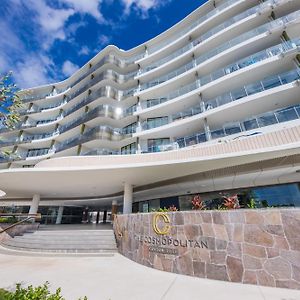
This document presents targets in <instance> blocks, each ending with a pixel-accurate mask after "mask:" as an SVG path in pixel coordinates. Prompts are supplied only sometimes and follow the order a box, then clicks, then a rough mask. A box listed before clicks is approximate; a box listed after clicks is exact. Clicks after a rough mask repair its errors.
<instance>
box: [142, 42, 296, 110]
mask: <svg viewBox="0 0 300 300" xmlns="http://www.w3.org/2000/svg"><path fill="white" fill-rule="evenodd" d="M299 45H300V39H295V40H291V41H288V42H285V43H283V44H280V45H277V46H274V47H271V48H268V49H266V50H263V51H260V52H258V53H256V54H253V55H251V56H248V57H246V58H243V59H241V60H240V61H238V62H236V63H233V64H230V65H228V66H226V67H225V68H221V69H219V70H217V71H215V72H213V73H211V74H209V75H206V76H202V77H200V78H198V80H197V81H196V82H193V83H191V84H188V85H185V86H183V87H181V88H180V89H178V90H175V91H172V92H171V93H169V94H167V95H164V96H162V97H160V98H158V99H151V102H149V104H148V102H147V106H148V107H151V106H150V105H152V106H155V105H158V104H160V101H159V99H162V98H163V99H165V100H164V102H166V101H169V100H172V99H174V98H177V97H180V96H182V95H184V94H187V93H189V92H192V91H193V90H196V89H198V88H200V87H202V86H204V85H206V84H209V83H211V82H212V81H215V80H217V79H219V78H221V77H224V76H226V75H229V74H231V73H233V72H236V71H238V70H241V69H243V68H246V67H248V66H250V65H253V64H255V63H257V62H260V61H263V60H265V59H268V58H270V57H273V56H276V55H279V54H281V53H285V52H287V51H289V50H291V49H296V48H297V47H299Z"/></svg>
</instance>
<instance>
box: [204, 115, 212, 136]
mask: <svg viewBox="0 0 300 300" xmlns="http://www.w3.org/2000/svg"><path fill="white" fill-rule="evenodd" d="M204 132H205V136H206V140H207V141H210V140H211V133H210V129H209V125H208V122H207V119H206V118H205V119H204Z"/></svg>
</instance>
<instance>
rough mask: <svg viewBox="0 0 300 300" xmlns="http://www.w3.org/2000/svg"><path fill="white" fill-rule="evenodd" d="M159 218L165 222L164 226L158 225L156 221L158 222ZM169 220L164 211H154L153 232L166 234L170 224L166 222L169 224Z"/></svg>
mask: <svg viewBox="0 0 300 300" xmlns="http://www.w3.org/2000/svg"><path fill="white" fill-rule="evenodd" d="M160 219H162V220H163V221H164V223H165V226H164V227H163V228H159V227H158V222H159V220H160ZM170 222H171V221H170V217H169V216H168V215H167V214H165V213H156V214H155V215H154V216H153V224H152V227H153V230H154V232H155V233H156V234H160V235H164V234H168V233H169V232H170V230H171V226H170V225H168V224H170Z"/></svg>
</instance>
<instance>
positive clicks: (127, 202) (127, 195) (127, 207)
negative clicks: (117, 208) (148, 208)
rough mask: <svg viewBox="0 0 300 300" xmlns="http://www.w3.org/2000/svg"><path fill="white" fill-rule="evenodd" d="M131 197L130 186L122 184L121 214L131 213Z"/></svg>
mask: <svg viewBox="0 0 300 300" xmlns="http://www.w3.org/2000/svg"><path fill="white" fill-rule="evenodd" d="M132 195H133V187H132V184H129V183H125V184H124V201H123V202H124V203H123V214H131V213H132Z"/></svg>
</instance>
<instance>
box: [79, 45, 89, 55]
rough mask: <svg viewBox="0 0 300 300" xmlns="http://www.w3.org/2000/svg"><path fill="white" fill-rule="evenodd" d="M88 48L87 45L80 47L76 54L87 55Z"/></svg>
mask: <svg viewBox="0 0 300 300" xmlns="http://www.w3.org/2000/svg"><path fill="white" fill-rule="evenodd" d="M89 54H90V49H89V48H88V47H87V46H83V47H81V49H80V50H79V52H78V55H89Z"/></svg>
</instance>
